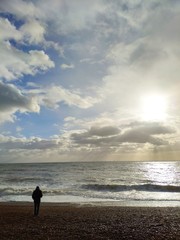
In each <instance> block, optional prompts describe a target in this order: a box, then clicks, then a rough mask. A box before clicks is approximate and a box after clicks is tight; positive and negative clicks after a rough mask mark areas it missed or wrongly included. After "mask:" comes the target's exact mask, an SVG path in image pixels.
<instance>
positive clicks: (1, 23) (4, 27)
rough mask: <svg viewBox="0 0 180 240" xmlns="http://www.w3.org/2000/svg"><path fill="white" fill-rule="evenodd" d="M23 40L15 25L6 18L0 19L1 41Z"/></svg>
mask: <svg viewBox="0 0 180 240" xmlns="http://www.w3.org/2000/svg"><path fill="white" fill-rule="evenodd" d="M21 38H22V35H21V33H20V32H19V31H18V30H17V29H16V27H15V26H14V25H12V24H11V22H10V21H9V20H8V19H6V18H0V39H1V41H4V40H9V39H15V40H17V41H18V40H20V39H21Z"/></svg>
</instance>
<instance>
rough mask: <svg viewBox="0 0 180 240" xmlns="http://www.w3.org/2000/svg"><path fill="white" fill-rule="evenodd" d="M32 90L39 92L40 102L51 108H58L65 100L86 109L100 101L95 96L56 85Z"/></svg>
mask: <svg viewBox="0 0 180 240" xmlns="http://www.w3.org/2000/svg"><path fill="white" fill-rule="evenodd" d="M31 92H32V93H38V94H39V101H40V103H41V104H42V105H45V106H46V107H49V108H57V107H59V104H60V103H61V102H64V103H65V104H67V105H68V106H76V107H79V108H84V109H86V108H89V107H92V106H93V105H94V104H95V103H96V102H97V101H99V100H98V99H96V98H93V97H83V96H80V94H79V93H77V92H76V91H75V90H69V89H65V88H63V87H61V86H56V85H54V86H50V87H48V88H45V89H41V90H32V91H31Z"/></svg>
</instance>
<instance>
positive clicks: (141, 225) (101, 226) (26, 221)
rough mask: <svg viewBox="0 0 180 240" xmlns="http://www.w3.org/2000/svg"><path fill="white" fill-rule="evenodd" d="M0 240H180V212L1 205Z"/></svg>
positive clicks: (97, 207) (66, 206)
mask: <svg viewBox="0 0 180 240" xmlns="http://www.w3.org/2000/svg"><path fill="white" fill-rule="evenodd" d="M0 239H1V240H4V239H6V240H10V239H16V240H21V239H25V240H29V239H31V240H32V239H43V240H46V239H49V240H51V239H56V240H57V239H85V240H88V239H92V240H94V239H128V240H130V239H137V240H141V239H143V240H144V239H146V240H149V239H158V240H160V239H166V240H169V239H179V240H180V208H170V207H169V208H153V207H150V208H145V207H116V206H112V207H108V206H91V205H82V206H80V205H78V204H77V205H76V204H66V205H65V204H64V205H63V204H59V205H58V204H41V209H40V215H39V216H38V217H34V216H33V204H30V203H18V204H13V203H11V204H6V203H1V204H0Z"/></svg>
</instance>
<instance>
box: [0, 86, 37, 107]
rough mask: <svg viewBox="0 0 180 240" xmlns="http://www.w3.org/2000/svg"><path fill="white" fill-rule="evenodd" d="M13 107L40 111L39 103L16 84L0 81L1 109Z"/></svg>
mask: <svg viewBox="0 0 180 240" xmlns="http://www.w3.org/2000/svg"><path fill="white" fill-rule="evenodd" d="M12 109H17V110H18V109H23V110H27V111H38V110H39V107H38V105H37V103H35V102H33V101H32V99H31V98H28V97H27V96H25V95H23V94H22V93H21V91H20V90H18V88H17V87H15V86H14V85H12V84H4V83H3V82H0V110H1V111H9V110H12Z"/></svg>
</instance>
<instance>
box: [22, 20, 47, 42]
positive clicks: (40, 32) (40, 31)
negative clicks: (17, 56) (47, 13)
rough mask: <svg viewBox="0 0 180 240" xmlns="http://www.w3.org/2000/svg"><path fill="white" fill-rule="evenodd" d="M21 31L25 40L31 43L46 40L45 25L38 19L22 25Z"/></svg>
mask: <svg viewBox="0 0 180 240" xmlns="http://www.w3.org/2000/svg"><path fill="white" fill-rule="evenodd" d="M19 31H20V32H21V33H22V35H23V40H24V41H25V42H28V43H30V44H38V43H42V42H43V41H45V39H44V35H45V32H46V30H45V27H44V26H42V24H40V22H38V21H37V20H34V19H31V20H28V21H27V22H25V23H24V24H23V25H22V26H21V27H20V29H19Z"/></svg>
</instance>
